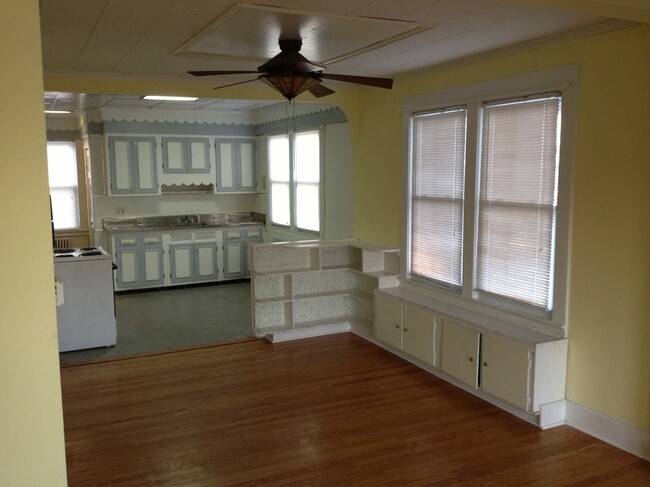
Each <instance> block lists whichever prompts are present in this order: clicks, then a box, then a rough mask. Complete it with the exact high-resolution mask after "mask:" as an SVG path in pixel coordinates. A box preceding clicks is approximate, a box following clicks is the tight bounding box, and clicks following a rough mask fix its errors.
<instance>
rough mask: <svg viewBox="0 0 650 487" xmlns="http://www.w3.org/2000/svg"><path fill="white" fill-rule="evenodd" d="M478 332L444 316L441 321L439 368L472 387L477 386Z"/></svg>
mask: <svg viewBox="0 0 650 487" xmlns="http://www.w3.org/2000/svg"><path fill="white" fill-rule="evenodd" d="M479 345H480V334H479V333H478V332H477V331H476V330H473V329H472V328H469V327H467V326H464V325H461V324H459V323H455V322H452V321H450V320H449V319H448V318H445V319H444V320H443V323H442V345H441V351H442V357H441V361H440V368H441V369H442V371H443V372H445V373H447V374H449V375H451V376H452V377H455V378H456V379H458V380H460V381H462V382H464V383H465V384H467V385H470V386H472V387H478V359H479Z"/></svg>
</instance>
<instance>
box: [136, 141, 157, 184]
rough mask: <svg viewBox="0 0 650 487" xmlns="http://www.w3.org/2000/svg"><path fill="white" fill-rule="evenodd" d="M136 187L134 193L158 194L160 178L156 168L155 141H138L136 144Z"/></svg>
mask: <svg viewBox="0 0 650 487" xmlns="http://www.w3.org/2000/svg"><path fill="white" fill-rule="evenodd" d="M135 146H136V150H135V153H136V155H137V160H136V187H135V188H134V191H133V192H134V193H157V192H158V178H157V172H156V171H157V169H158V168H157V167H156V142H155V140H153V139H152V140H137V141H136V142H135Z"/></svg>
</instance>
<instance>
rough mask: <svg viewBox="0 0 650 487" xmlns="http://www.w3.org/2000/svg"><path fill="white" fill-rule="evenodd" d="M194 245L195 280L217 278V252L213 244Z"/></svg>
mask: <svg viewBox="0 0 650 487" xmlns="http://www.w3.org/2000/svg"><path fill="white" fill-rule="evenodd" d="M195 245H196V278H197V279H216V278H217V258H216V257H217V251H216V246H217V244H216V243H215V242H201V243H197V244H195Z"/></svg>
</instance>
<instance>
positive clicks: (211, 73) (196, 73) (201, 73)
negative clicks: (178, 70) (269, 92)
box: [187, 71, 258, 76]
mask: <svg viewBox="0 0 650 487" xmlns="http://www.w3.org/2000/svg"><path fill="white" fill-rule="evenodd" d="M187 74H191V75H192V76H220V75H223V74H258V71H188V72H187Z"/></svg>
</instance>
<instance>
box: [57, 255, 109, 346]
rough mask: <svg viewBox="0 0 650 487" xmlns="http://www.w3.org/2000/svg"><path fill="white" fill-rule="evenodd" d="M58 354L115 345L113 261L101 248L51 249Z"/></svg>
mask: <svg viewBox="0 0 650 487" xmlns="http://www.w3.org/2000/svg"><path fill="white" fill-rule="evenodd" d="M54 280H55V293H56V318H57V328H58V332H59V352H67V351H70V350H81V349H86V348H96V347H109V346H112V345H115V343H116V339H117V329H116V326H115V301H114V296H113V262H112V260H111V256H110V255H109V254H108V253H107V252H106V251H105V250H104V249H102V248H101V247H81V248H74V249H73V248H70V249H55V250H54Z"/></svg>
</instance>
